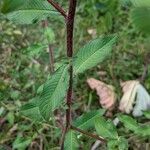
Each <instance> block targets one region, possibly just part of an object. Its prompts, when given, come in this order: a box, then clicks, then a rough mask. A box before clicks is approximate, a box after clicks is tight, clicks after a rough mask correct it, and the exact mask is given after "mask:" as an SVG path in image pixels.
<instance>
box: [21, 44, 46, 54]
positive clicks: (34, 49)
mask: <svg viewBox="0 0 150 150" xmlns="http://www.w3.org/2000/svg"><path fill="white" fill-rule="evenodd" d="M46 47H47V46H46V45H43V44H40V43H38V44H32V45H30V46H29V47H28V48H25V49H23V51H24V53H25V54H27V55H28V56H29V57H37V56H39V55H40V54H41V53H42V52H43V49H44V48H46Z"/></svg>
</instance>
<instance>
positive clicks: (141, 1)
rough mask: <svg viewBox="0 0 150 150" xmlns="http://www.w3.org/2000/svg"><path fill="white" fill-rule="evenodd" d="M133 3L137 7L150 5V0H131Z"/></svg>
mask: <svg viewBox="0 0 150 150" xmlns="http://www.w3.org/2000/svg"><path fill="white" fill-rule="evenodd" d="M130 1H131V3H132V4H133V5H134V6H135V7H145V6H146V7H147V6H148V7H149V6H150V1H149V0H130Z"/></svg>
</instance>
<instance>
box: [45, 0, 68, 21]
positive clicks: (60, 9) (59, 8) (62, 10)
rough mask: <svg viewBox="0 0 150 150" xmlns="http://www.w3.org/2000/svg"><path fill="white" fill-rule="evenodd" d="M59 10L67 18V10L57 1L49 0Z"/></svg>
mask: <svg viewBox="0 0 150 150" xmlns="http://www.w3.org/2000/svg"><path fill="white" fill-rule="evenodd" d="M47 1H48V2H49V3H50V4H51V5H52V6H53V7H54V8H55V9H56V10H57V11H58V12H60V13H61V15H62V16H64V17H65V18H67V15H66V12H65V11H64V9H63V8H62V7H61V6H60V5H59V4H58V3H56V2H54V1H53V0H47Z"/></svg>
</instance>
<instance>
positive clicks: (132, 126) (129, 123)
mask: <svg viewBox="0 0 150 150" xmlns="http://www.w3.org/2000/svg"><path fill="white" fill-rule="evenodd" d="M118 118H119V120H120V121H121V122H122V123H123V124H124V126H125V127H126V128H127V129H129V130H131V131H136V130H137V128H138V127H139V125H138V123H137V122H136V120H135V119H133V118H131V117H129V116H127V115H119V116H118Z"/></svg>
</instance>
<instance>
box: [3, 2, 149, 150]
mask: <svg viewBox="0 0 150 150" xmlns="http://www.w3.org/2000/svg"><path fill="white" fill-rule="evenodd" d="M0 2H1V1H0ZM7 2H8V3H9V2H10V1H9V0H7ZM18 2H19V3H18V5H20V4H21V3H20V2H21V1H18ZM66 2H67V1H65V2H64V1H61V2H60V3H61V4H62V5H63V6H64V7H67V4H66ZM9 4H11V3H9ZM7 6H8V5H7ZM10 6H12V5H10ZM37 6H38V5H37ZM136 6H137V3H135V6H134V7H136ZM143 7H145V5H144V4H143V6H142V8H140V9H137V8H135V9H134V8H133V7H131V2H130V1H129V0H126V1H118V0H111V1H109V0H90V1H87V2H84V1H79V2H78V8H77V16H76V25H75V53H77V55H79V53H78V52H77V50H78V49H80V47H82V45H85V43H87V42H88V41H89V40H91V39H93V38H95V37H99V36H100V35H104V34H108V33H109V34H110V33H111V34H113V33H117V34H118V36H119V39H118V42H117V46H116V47H115V49H114V50H113V52H112V55H111V57H109V59H108V60H105V61H104V62H102V63H101V65H97V66H96V67H94V68H93V69H90V70H88V71H87V72H85V73H84V74H80V75H79V76H78V82H77V81H76V86H75V87H74V89H75V94H74V99H75V101H74V104H73V109H74V112H73V115H74V117H75V118H77V117H78V116H80V115H81V114H82V113H83V112H91V111H92V110H93V109H99V108H100V106H99V104H98V101H97V97H96V94H95V92H91V90H90V89H89V88H88V86H87V83H86V79H87V78H89V77H95V78H97V79H100V80H103V81H104V82H106V83H109V84H112V85H114V86H116V87H117V90H116V92H117V93H118V95H119V96H118V100H120V95H121V94H122V93H121V90H120V86H119V84H120V83H119V82H120V81H124V80H135V79H139V78H140V77H141V76H142V74H143V71H144V65H145V63H149V56H150V55H149V42H148V40H149V39H148V38H147V35H146V34H144V33H145V32H146V33H148V32H149V28H147V27H149V24H148V25H147V24H144V29H145V30H144V33H143V32H141V29H142V28H143V26H141V24H140V23H139V22H138V20H137V17H136V15H137V14H138V16H139V17H141V18H143V11H144V15H145V14H146V16H145V17H146V18H147V20H150V19H149V16H148V12H149V9H146V10H145V9H143ZM8 10H9V11H10V10H11V8H9V7H7V8H5V9H4V10H3V12H7V11H8ZM21 10H24V8H21ZM145 11H147V12H146V13H145ZM136 12H137V13H136ZM32 13H33V12H32ZM55 13H56V12H55ZM11 15H12V13H11ZM11 15H10V16H9V17H11ZM18 15H19V13H18V14H17V16H16V17H20V16H18ZM25 20H26V19H25ZM48 20H49V27H50V28H52V30H53V31H54V33H55V37H56V38H55V39H57V40H55V41H54V44H53V45H54V51H55V61H56V64H55V67H56V68H57V67H58V66H60V62H59V60H60V58H61V59H62V61H63V60H64V57H65V51H66V47H65V45H64V43H65V38H64V37H65V28H64V27H65V25H64V23H63V21H62V19H61V18H60V19H59V20H58V18H56V17H53V19H48ZM133 20H134V22H135V24H133ZM26 21H27V20H26ZM33 21H34V22H38V18H37V16H35V19H34V20H28V23H30V22H33ZM136 24H138V26H137V25H136ZM137 28H138V29H139V30H137ZM44 33H45V31H44V29H43V25H42V22H40V21H39V22H38V24H33V25H16V24H14V23H12V22H10V21H8V20H7V19H5V18H4V16H2V15H1V16H0V149H9V148H12V149H18V150H22V149H26V148H28V149H34V148H35V149H40V146H41V145H43V144H44V145H45V146H44V149H46V150H47V149H48V150H50V149H59V147H58V144H59V138H60V134H61V131H60V129H59V128H57V127H56V125H57V123H56V124H55V123H54V120H49V124H47V123H44V124H40V123H39V120H41V118H43V117H42V116H40V115H38V116H37V115H34V113H33V110H32V112H31V113H30V114H32V115H33V116H32V118H34V120H31V119H29V118H27V117H26V116H27V115H28V114H27V113H29V111H28V112H26V111H24V110H26V109H23V108H22V111H21V112H20V108H21V107H22V106H23V107H24V104H26V102H29V101H30V102H31V103H30V104H29V105H28V106H26V107H28V109H29V110H30V109H31V108H34V109H35V111H36V112H37V111H38V110H37V107H36V105H37V104H36V102H35V99H33V97H35V96H36V95H38V94H39V93H40V92H41V89H40V88H39V87H40V86H41V85H42V84H43V83H44V82H45V80H47V75H48V72H49V54H48V50H47V46H46V44H47V39H46V38H47V37H46V33H45V34H44ZM28 46H29V48H26V47H28ZM100 71H101V72H103V73H104V75H101V76H100V75H99V73H98V72H100ZM58 76H59V74H58ZM49 78H50V76H49ZM49 78H48V79H49ZM149 83H150V67H148V74H147V77H146V78H145V80H144V85H145V87H146V88H147V90H148V91H149V92H150V84H149ZM41 88H42V87H41ZM60 88H62V87H60ZM50 105H51V104H50ZM63 106H65V105H64V104H62V108H61V110H62V111H61V110H60V111H58V112H57V113H58V114H59V115H57V117H56V120H57V119H62V120H63V119H64V117H63V113H62V112H63V110H64V107H63ZM41 107H42V106H41ZM43 113H44V112H43ZM97 113H98V112H91V113H90V115H91V117H92V118H93V116H94V117H96V115H97ZM22 114H24V115H22ZM101 114H103V113H102V112H101ZM147 116H148V115H147ZM82 117H83V118H84V117H85V118H84V119H85V120H87V117H86V115H85V116H82ZM114 117H115V116H113V117H111V118H110V119H111V120H113V119H114ZM79 119H80V118H79ZM100 119H101V121H98V122H103V123H104V124H107V122H109V120H107V119H106V118H105V119H104V118H100ZM119 119H120V121H121V122H123V123H124V125H123V124H121V125H120V126H117V127H116V128H117V129H113V132H114V134H113V136H116V137H113V139H114V141H113V142H112V141H111V142H110V143H109V144H108V147H110V149H112V147H113V148H114V147H115V146H116V145H120V146H122V145H121V144H118V143H124V145H123V146H124V147H126V141H125V140H124V138H123V137H122V136H123V135H127V137H126V139H127V141H128V143H129V147H130V149H139V150H140V149H145V150H146V148H147V149H149V148H150V146H149V139H147V138H145V136H149V133H150V132H149V122H148V118H145V117H144V116H142V117H140V118H138V119H137V121H138V122H140V123H142V124H144V125H145V126H146V127H145V130H146V131H143V128H141V127H139V126H138V125H137V124H138V123H137V122H135V120H134V121H133V120H132V118H127V117H126V116H119ZM126 120H127V121H126ZM129 120H130V121H129ZM96 121H97V120H96ZM127 122H129V123H127ZM130 123H131V124H130ZM75 124H77V125H78V124H79V126H80V120H78V121H77V123H75ZM89 125H90V124H88V126H87V125H85V126H82V127H83V128H85V129H86V128H90V126H89ZM96 125H97V126H99V128H101V126H100V124H98V123H97V124H96ZM108 126H109V125H108ZM124 126H125V127H126V129H125V128H124ZM108 128H109V127H108ZM110 128H111V127H110ZM114 128H115V127H114ZM96 129H97V127H96ZM105 130H107V129H105ZM111 130H112V129H110V130H109V132H110V131H111ZM116 130H117V131H116ZM97 133H99V131H98V130H97ZM105 133H107V132H105ZM133 133H135V134H133ZM74 134H75V133H74V132H73V131H70V132H69V133H68V135H67V137H66V138H68V142H69V140H70V137H71V138H73V141H74V144H73V145H72V146H73V147H77V146H78V140H80V141H81V142H80V147H81V149H85V150H86V149H87V150H88V149H89V148H90V147H91V146H92V145H93V143H94V142H95V140H93V139H89V138H88V137H85V136H82V135H78V136H77V137H78V139H76V137H75V135H74ZM99 134H100V135H101V134H102V133H99ZM110 134H112V133H110ZM118 134H119V138H118ZM141 134H143V137H141V136H139V135H141ZM147 134H148V135H147ZM104 137H106V138H107V137H108V135H104ZM109 137H111V136H110V135H109ZM116 138H117V139H119V140H116ZM122 141H125V142H122ZM114 143H117V144H114ZM102 149H106V145H102Z"/></svg>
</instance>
